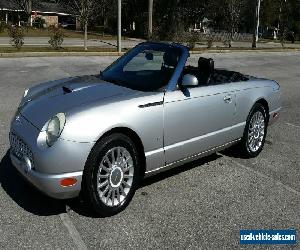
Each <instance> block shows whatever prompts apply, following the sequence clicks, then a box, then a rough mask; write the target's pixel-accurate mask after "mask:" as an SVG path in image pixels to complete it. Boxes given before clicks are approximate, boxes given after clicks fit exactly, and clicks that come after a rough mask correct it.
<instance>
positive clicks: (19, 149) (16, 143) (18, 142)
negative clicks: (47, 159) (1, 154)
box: [9, 133, 33, 164]
mask: <svg viewBox="0 0 300 250" xmlns="http://www.w3.org/2000/svg"><path fill="white" fill-rule="evenodd" d="M9 141H10V146H11V151H12V153H13V154H14V155H15V156H16V157H17V158H18V159H19V160H23V158H24V156H26V157H28V159H29V160H30V161H31V163H32V164H33V154H32V152H31V150H30V148H29V147H28V146H27V145H26V143H25V142H23V140H22V139H21V138H20V137H19V136H17V135H16V134H15V133H9Z"/></svg>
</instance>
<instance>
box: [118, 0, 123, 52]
mask: <svg viewBox="0 0 300 250" xmlns="http://www.w3.org/2000/svg"><path fill="white" fill-rule="evenodd" d="M121 8H122V4H121V0H118V53H121V52H122V45H121V39H122V12H121Z"/></svg>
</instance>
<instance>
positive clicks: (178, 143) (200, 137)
mask: <svg viewBox="0 0 300 250" xmlns="http://www.w3.org/2000/svg"><path fill="white" fill-rule="evenodd" d="M245 124H246V122H241V123H238V124H235V125H233V126H230V127H226V128H223V129H220V130H218V131H214V132H211V133H208V134H205V135H201V136H198V137H194V138H192V139H189V140H186V141H181V142H177V143H174V144H172V145H169V146H166V147H165V150H169V149H171V148H175V147H179V146H184V145H185V144H187V143H191V142H194V141H198V140H201V139H203V138H206V137H210V136H213V135H216V134H219V133H223V132H226V131H228V130H231V129H234V128H237V127H240V126H243V125H245Z"/></svg>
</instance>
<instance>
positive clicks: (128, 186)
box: [122, 181, 131, 188]
mask: <svg viewBox="0 0 300 250" xmlns="http://www.w3.org/2000/svg"><path fill="white" fill-rule="evenodd" d="M122 183H123V184H124V185H125V187H127V188H130V187H131V186H130V185H129V184H128V183H127V182H126V181H122Z"/></svg>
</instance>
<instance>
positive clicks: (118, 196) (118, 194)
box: [116, 188, 121, 203]
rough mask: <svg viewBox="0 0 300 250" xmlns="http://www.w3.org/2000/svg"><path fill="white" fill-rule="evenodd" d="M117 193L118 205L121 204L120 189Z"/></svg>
mask: <svg viewBox="0 0 300 250" xmlns="http://www.w3.org/2000/svg"><path fill="white" fill-rule="evenodd" d="M116 193H117V200H118V203H121V197H120V191H119V189H118V188H117V190H116Z"/></svg>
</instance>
